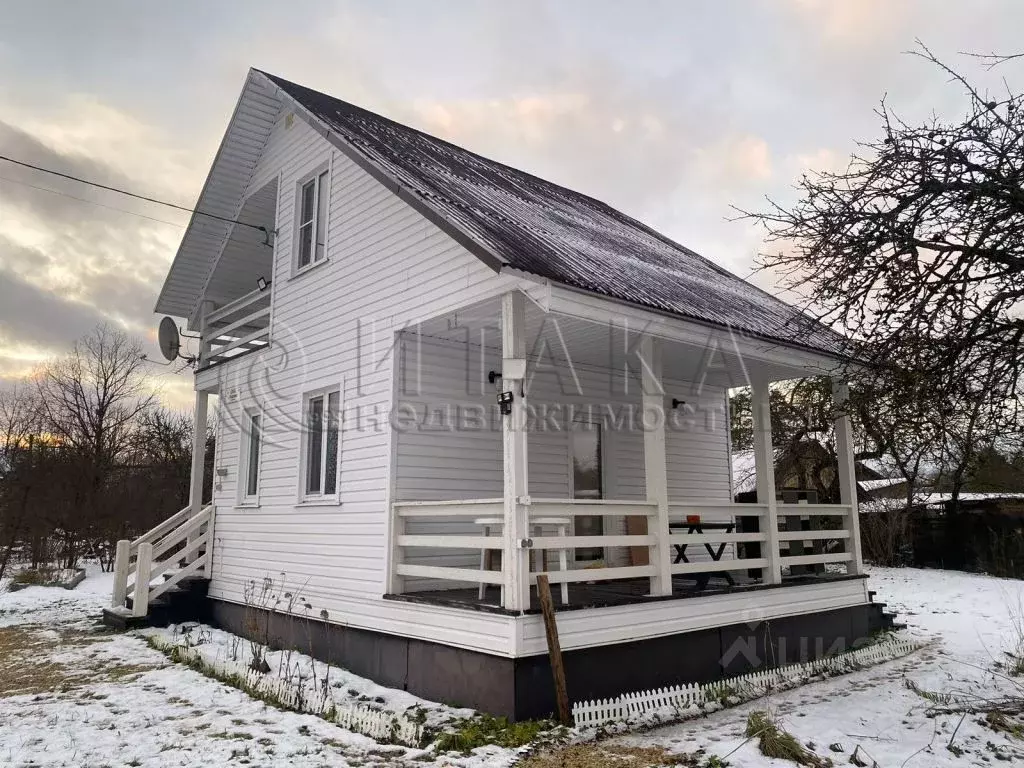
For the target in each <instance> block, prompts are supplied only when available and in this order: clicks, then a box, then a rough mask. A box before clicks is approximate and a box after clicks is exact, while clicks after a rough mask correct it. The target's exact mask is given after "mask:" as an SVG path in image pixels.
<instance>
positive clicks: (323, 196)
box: [292, 157, 334, 276]
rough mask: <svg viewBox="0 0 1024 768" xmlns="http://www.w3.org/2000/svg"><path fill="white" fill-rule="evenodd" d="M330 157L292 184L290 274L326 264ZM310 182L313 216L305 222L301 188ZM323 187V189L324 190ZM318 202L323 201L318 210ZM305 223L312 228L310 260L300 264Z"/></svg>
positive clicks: (300, 272)
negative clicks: (293, 188) (320, 238)
mask: <svg viewBox="0 0 1024 768" xmlns="http://www.w3.org/2000/svg"><path fill="white" fill-rule="evenodd" d="M332 160H333V157H332V159H329V160H327V161H326V162H323V163H320V164H319V165H317V166H316V167H315V168H314V169H312V170H310V171H309V172H307V173H305V174H303V175H302V176H301V177H300V179H299V181H298V182H297V183H296V184H295V211H294V224H293V229H294V232H295V234H294V237H293V238H292V239H293V252H294V254H295V255H294V257H293V258H292V275H293V276H295V275H299V274H302V273H304V272H307V271H309V270H311V269H313V268H314V267H317V266H319V265H321V264H326V263H327V261H328V258H327V247H328V241H329V239H330V223H331V187H332V186H333V185H332V183H331V177H332V175H333V166H334V163H333V162H332ZM310 183H312V184H313V190H314V193H313V218H312V219H310V220H309V221H308V222H305V223H304V222H303V221H302V199H303V194H302V193H303V190H304V189H305V188H306V187H307V186H308V185H309V184H310ZM324 187H326V189H324ZM321 203H323V211H321ZM321 224H322V225H323V227H322V229H323V250H322V251H321V252H320V256H319V258H318V257H317V253H318V248H317V246H318V245H319V244H320V241H319V238H318V236H317V235H318V232H320V230H321ZM306 225H308V226H309V227H310V229H311V230H312V233H313V234H312V239H311V245H310V248H311V250H310V254H309V263H308V264H302V263H301V259H302V251H301V248H302V229H303V227H304V226H306Z"/></svg>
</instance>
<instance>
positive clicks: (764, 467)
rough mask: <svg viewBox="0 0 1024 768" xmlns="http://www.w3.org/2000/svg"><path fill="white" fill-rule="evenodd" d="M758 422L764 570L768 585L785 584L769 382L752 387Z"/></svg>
mask: <svg viewBox="0 0 1024 768" xmlns="http://www.w3.org/2000/svg"><path fill="white" fill-rule="evenodd" d="M750 402H751V410H752V411H753V421H754V424H753V426H754V470H755V473H756V475H757V503H758V505H760V506H764V507H766V508H767V512H766V513H765V517H764V525H763V528H762V530H763V531H764V534H765V541H764V553H763V557H764V558H765V559H767V560H768V567H767V568H765V570H764V574H765V575H764V581H765V583H766V584H781V583H782V563H781V561H780V557H779V514H778V508H777V505H776V501H775V449H774V448H773V446H772V415H771V406H770V399H769V388H768V382H758V383H756V384H753V385H752V386H751V388H750Z"/></svg>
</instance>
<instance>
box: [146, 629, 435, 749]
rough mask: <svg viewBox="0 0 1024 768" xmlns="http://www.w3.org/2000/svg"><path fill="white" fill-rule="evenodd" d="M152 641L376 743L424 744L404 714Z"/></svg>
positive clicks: (196, 650)
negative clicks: (341, 699)
mask: <svg viewBox="0 0 1024 768" xmlns="http://www.w3.org/2000/svg"><path fill="white" fill-rule="evenodd" d="M150 639H151V641H152V642H153V643H154V644H155V645H157V647H159V648H161V649H163V650H165V651H168V652H170V651H171V650H172V649H173V650H175V652H176V653H177V654H178V658H179V659H180V660H181V661H182V662H184V663H188V664H192V665H196V663H197V662H201V664H202V666H203V667H205V668H206V669H208V670H210V672H212V673H213V674H214V675H216V676H217V677H219V678H221V679H223V680H229V681H230V680H232V679H241V680H243V681H244V684H245V686H246V687H247V688H249V689H250V690H251V691H254V692H257V693H261V694H265V695H267V696H268V697H269V698H271V699H273V700H274V701H275V702H278V703H280V704H281V705H282V706H284V707H287V708H289V709H294V710H296V711H298V712H303V713H305V714H310V715H318V716H319V717H322V718H324V719H326V720H329V721H331V722H334V723H336V724H337V725H339V726H341V727H342V728H344V729H345V730H348V731H352V732H354V733H359V734H362V735H363V736H369V737H370V738H371V739H373V740H375V741H383V742H386V743H389V744H403V745H405V746H407V747H418V746H419V745H420V738H421V737H422V735H423V726H422V725H421V724H420V723H418V722H414V721H413V720H412V719H410V718H409V717H408V716H407V715H405V713H403V712H395V711H392V710H382V709H379V708H375V707H371V706H368V705H365V704H355V703H351V702H344V703H339V702H336V701H335V700H334V698H333V696H332V695H331V692H330V689H328V692H327V695H326V696H324V695H322V694H320V693H319V692H316V691H314V690H312V686H310V685H308V684H307V685H295V684H294V683H293V682H291V681H289V680H287V679H284V678H280V677H277V676H274V675H265V674H262V673H260V672H256V671H254V670H253V669H251V668H250V667H249V666H248V665H247V664H243V663H241V662H237V661H231V660H228V659H216V660H213V661H211V660H210V659H208V658H204V657H203V655H202V653H201V652H200V650H199V647H197V646H188V645H181V644H179V643H176V642H174V641H169V640H166V639H165V638H162V637H160V636H158V635H151V636H150ZM307 682H308V681H307Z"/></svg>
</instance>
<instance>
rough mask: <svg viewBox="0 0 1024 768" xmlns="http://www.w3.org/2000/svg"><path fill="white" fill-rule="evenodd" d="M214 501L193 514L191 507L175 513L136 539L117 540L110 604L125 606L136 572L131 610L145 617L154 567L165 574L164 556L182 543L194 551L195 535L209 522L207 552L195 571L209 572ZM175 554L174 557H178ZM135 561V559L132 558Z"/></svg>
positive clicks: (118, 607) (206, 540) (195, 549)
mask: <svg viewBox="0 0 1024 768" xmlns="http://www.w3.org/2000/svg"><path fill="white" fill-rule="evenodd" d="M213 510H214V507H213V504H207V505H206V506H205V507H203V508H202V509H200V510H199V512H197V513H196V514H194V515H193V514H192V511H193V508H192V507H191V506H188V507H185V508H184V509H182V510H180V511H179V512H176V513H175V514H173V515H171V516H170V517H168V518H167V519H166V520H164V521H162V522H161V523H159V524H158V525H156V526H154V527H153V528H152V529H150V530H149V531H147V532H146V533H144V534H142V536H139V537H138V538H137V539H135V540H134V541H130V540H128V539H122V540H120V541H118V542H117V551H116V555H115V558H114V587H113V594H112V595H111V606H112V607H113V608H117V609H120V608H124V607H125V604H126V601H127V599H128V591H129V584H128V577H129V576H130V575H131V574H132V573H133V572H134V573H135V579H134V583H133V584H132V585H131V592H132V613H133V614H134V615H136V616H144V615H145V614H146V611H147V610H148V603H149V599H150V597H151V596H152V588H151V587H150V584H149V582H150V579H151V578H152V576H153V570H154V568H153V566H154V565H156V566H157V567H156V569H155V570H156V571H157V572H158V573H163V572H164V571H165V570H166V569H167V567H168V564H167V563H161V562H160V561H159V560H156V562H155V563H154V560H155V559H157V558H159V557H160V556H161V555H163V554H164V553H166V552H167V550H169V549H172V548H173V547H175V546H176V545H178V544H180V543H182V542H188V546H187V547H186V552H189V553H192V554H194V553H195V552H196V551H198V549H199V548H200V547H198V546H193V544H194V542H192V541H191V540H192V539H193V538H199V536H200V532H201V529H202V526H203V525H204V524H206V526H207V530H206V535H205V537H203V539H202V540H203V541H204V543H205V545H206V551H205V553H204V554H203V555H202V556H201V557H200V559H199V560H197V562H200V563H202V565H201V566H197V567H196V568H194V569H193V570H197V569H199V568H205V569H206V572H207V573H208V572H209V565H210V562H211V549H212V546H213V539H212V533H213V532H212V529H213ZM177 556H178V554H177V553H176V554H175V555H174V556H173V557H177ZM133 558H134V559H135V562H134V563H133V562H132V559H133Z"/></svg>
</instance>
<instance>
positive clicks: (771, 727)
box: [747, 710, 832, 768]
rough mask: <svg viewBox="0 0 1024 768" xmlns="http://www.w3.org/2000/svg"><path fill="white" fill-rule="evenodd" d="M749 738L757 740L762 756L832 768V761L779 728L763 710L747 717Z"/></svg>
mask: <svg viewBox="0 0 1024 768" xmlns="http://www.w3.org/2000/svg"><path fill="white" fill-rule="evenodd" d="M747 736H748V737H749V738H756V739H757V745H758V747H759V748H760V750H761V754H763V755H765V756H766V757H774V758H778V759H780V760H791V761H792V762H794V763H796V764H797V765H805V766H808V767H809V768H831V766H832V761H831V760H829V759H828V758H827V757H820V756H818V755H816V754H814V753H813V752H811V751H810V750H809V749H807V748H806V747H805V746H804V745H803V744H801V743H800V742H799V741H797V740H796V737H795V736H794V735H793V734H791V733H787V732H786V731H784V730H782V729H781V728H779V727H778V726H777V725H776V724H775V723H774V722H773V721H772V719H771V717H770V716H769V715H768V713H767V712H765V711H763V710H758V711H756V712H751V713H750V715H749V716H748V717H747Z"/></svg>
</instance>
